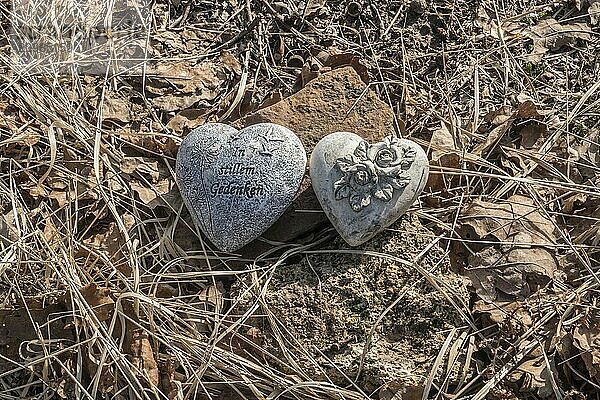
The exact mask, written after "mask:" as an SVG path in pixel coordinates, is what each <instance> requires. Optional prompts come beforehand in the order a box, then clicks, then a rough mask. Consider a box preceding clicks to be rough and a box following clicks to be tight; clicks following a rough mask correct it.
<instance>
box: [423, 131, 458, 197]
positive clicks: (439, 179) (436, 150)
mask: <svg viewBox="0 0 600 400" xmlns="http://www.w3.org/2000/svg"><path fill="white" fill-rule="evenodd" d="M430 146H431V164H432V165H437V166H439V167H442V168H460V160H461V155H460V153H459V151H458V150H457V149H456V144H455V143H454V137H453V136H452V133H451V132H450V131H449V130H448V127H447V126H446V124H444V123H443V122H442V124H441V127H440V128H439V129H436V130H434V131H433V133H432V136H431V140H430ZM458 178H459V177H457V176H455V175H444V174H443V173H441V174H430V175H429V179H428V181H427V186H426V188H429V190H430V191H431V192H441V191H444V190H447V189H449V188H451V187H452V181H458Z"/></svg>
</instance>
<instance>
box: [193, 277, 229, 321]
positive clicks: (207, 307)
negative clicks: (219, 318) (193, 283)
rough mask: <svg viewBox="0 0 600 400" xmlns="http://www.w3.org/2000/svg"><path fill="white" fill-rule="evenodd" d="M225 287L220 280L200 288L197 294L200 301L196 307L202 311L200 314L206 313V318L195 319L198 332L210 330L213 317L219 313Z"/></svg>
mask: <svg viewBox="0 0 600 400" xmlns="http://www.w3.org/2000/svg"><path fill="white" fill-rule="evenodd" d="M224 294H225V287H224V286H223V283H222V282H220V281H217V282H216V285H210V286H207V287H205V288H204V289H202V292H200V294H199V295H198V299H199V300H200V303H199V305H198V309H199V310H200V311H201V312H202V315H206V318H202V319H200V320H198V319H195V322H196V327H197V329H198V331H199V332H210V331H212V325H213V322H214V321H213V317H211V315H213V316H216V315H219V314H221V312H222V310H223V306H224V304H225V299H224V298H223V295H224Z"/></svg>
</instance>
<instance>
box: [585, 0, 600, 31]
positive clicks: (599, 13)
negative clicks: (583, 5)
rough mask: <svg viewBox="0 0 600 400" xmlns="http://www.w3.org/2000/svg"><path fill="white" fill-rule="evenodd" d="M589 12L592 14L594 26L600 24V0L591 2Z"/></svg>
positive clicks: (591, 18) (591, 20) (591, 19)
mask: <svg viewBox="0 0 600 400" xmlns="http://www.w3.org/2000/svg"><path fill="white" fill-rule="evenodd" d="M587 12H588V14H589V15H590V22H591V23H592V26H597V25H600V1H598V0H596V1H593V2H591V4H590V6H589V8H588V11H587Z"/></svg>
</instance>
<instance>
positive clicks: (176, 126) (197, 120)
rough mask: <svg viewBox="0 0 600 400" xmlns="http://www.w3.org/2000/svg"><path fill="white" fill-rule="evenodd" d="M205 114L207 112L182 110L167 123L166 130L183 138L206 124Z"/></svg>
mask: <svg viewBox="0 0 600 400" xmlns="http://www.w3.org/2000/svg"><path fill="white" fill-rule="evenodd" d="M207 112H208V111H207V110H204V109H197V108H191V109H188V110H183V111H181V112H179V113H178V114H177V115H175V116H174V117H173V118H171V120H170V121H169V122H168V123H167V128H169V129H172V130H173V131H175V132H176V133H177V134H178V135H182V136H185V135H187V134H188V133H189V132H190V131H191V130H192V129H195V128H197V127H199V126H200V125H202V124H204V123H205V122H206V114H207Z"/></svg>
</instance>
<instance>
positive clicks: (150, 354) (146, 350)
mask: <svg viewBox="0 0 600 400" xmlns="http://www.w3.org/2000/svg"><path fill="white" fill-rule="evenodd" d="M131 355H132V359H131V361H132V364H133V366H134V367H135V368H136V369H137V371H136V372H137V374H138V375H139V376H140V377H141V378H143V380H144V381H146V382H148V383H149V384H150V385H151V386H158V384H159V372H158V365H157V364H156V360H155V358H154V351H153V350H152V345H151V344H150V340H149V339H148V334H147V333H146V332H145V331H144V330H142V329H136V330H135V331H134V332H133V341H132V343H131Z"/></svg>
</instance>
